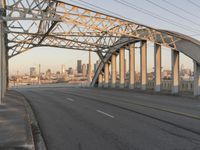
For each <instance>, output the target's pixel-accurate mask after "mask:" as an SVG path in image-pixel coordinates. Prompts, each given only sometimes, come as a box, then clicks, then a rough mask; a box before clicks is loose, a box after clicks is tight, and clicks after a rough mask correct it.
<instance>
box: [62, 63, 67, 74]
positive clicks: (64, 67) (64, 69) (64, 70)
mask: <svg viewBox="0 0 200 150" xmlns="http://www.w3.org/2000/svg"><path fill="white" fill-rule="evenodd" d="M65 72H66V66H65V65H62V66H61V75H64V74H65Z"/></svg>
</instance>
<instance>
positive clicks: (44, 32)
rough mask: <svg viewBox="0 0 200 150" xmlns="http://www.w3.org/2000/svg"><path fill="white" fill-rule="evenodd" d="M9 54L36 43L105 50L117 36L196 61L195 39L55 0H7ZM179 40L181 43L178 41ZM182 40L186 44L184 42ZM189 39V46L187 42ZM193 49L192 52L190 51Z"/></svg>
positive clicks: (115, 40)
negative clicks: (152, 44)
mask: <svg viewBox="0 0 200 150" xmlns="http://www.w3.org/2000/svg"><path fill="white" fill-rule="evenodd" d="M6 13H7V15H6V17H4V18H3V19H4V20H5V21H7V30H6V32H7V34H8V47H9V51H8V54H9V57H13V56H15V55H17V54H20V53H22V52H24V51H27V50H29V49H31V48H33V47H37V46H53V47H60V48H68V49H79V50H91V51H95V52H97V51H100V53H101V52H103V53H106V51H109V48H110V47H113V46H115V43H117V41H119V39H120V37H122V36H123V37H129V38H137V39H141V40H148V41H151V42H154V43H157V44H160V45H164V46H166V47H170V48H172V49H175V50H179V51H182V52H183V53H185V54H186V55H188V56H190V57H191V58H192V59H194V60H196V61H197V62H200V58H199V56H200V55H196V53H198V54H199V45H200V44H199V42H198V41H195V40H194V39H192V38H190V37H187V36H185V35H181V34H179V33H174V32H170V31H164V30H159V29H154V28H151V27H148V26H145V25H142V24H138V23H134V22H131V21H128V20H124V19H120V18H117V17H112V16H109V15H105V14H102V13H99V12H96V11H92V10H89V9H86V8H82V7H78V6H75V5H71V4H68V3H65V2H61V1H56V0H7V5H6ZM179 43H181V44H179ZM184 43H186V44H185V45H186V48H184V47H185V46H181V45H184ZM188 43H189V45H190V46H187V45H188ZM194 47H195V48H196V49H198V50H196V49H195V52H190V51H192V50H193V48H194Z"/></svg>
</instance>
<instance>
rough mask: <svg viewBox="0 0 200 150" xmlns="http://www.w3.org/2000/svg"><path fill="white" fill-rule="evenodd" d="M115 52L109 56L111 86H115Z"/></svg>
mask: <svg viewBox="0 0 200 150" xmlns="http://www.w3.org/2000/svg"><path fill="white" fill-rule="evenodd" d="M116 73H117V72H116V54H112V58H111V74H112V84H111V87H112V88H115V87H116Z"/></svg>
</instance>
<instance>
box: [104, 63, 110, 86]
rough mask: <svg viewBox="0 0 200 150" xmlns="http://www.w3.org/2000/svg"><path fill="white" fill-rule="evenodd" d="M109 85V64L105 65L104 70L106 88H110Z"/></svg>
mask: <svg viewBox="0 0 200 150" xmlns="http://www.w3.org/2000/svg"><path fill="white" fill-rule="evenodd" d="M108 84H109V63H105V68H104V87H106V88H107V87H108Z"/></svg>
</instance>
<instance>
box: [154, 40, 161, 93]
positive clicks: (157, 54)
mask: <svg viewBox="0 0 200 150" xmlns="http://www.w3.org/2000/svg"><path fill="white" fill-rule="evenodd" d="M154 69H155V70H154V73H155V87H154V90H155V92H160V91H161V46H160V45H158V44H155V45H154Z"/></svg>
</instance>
